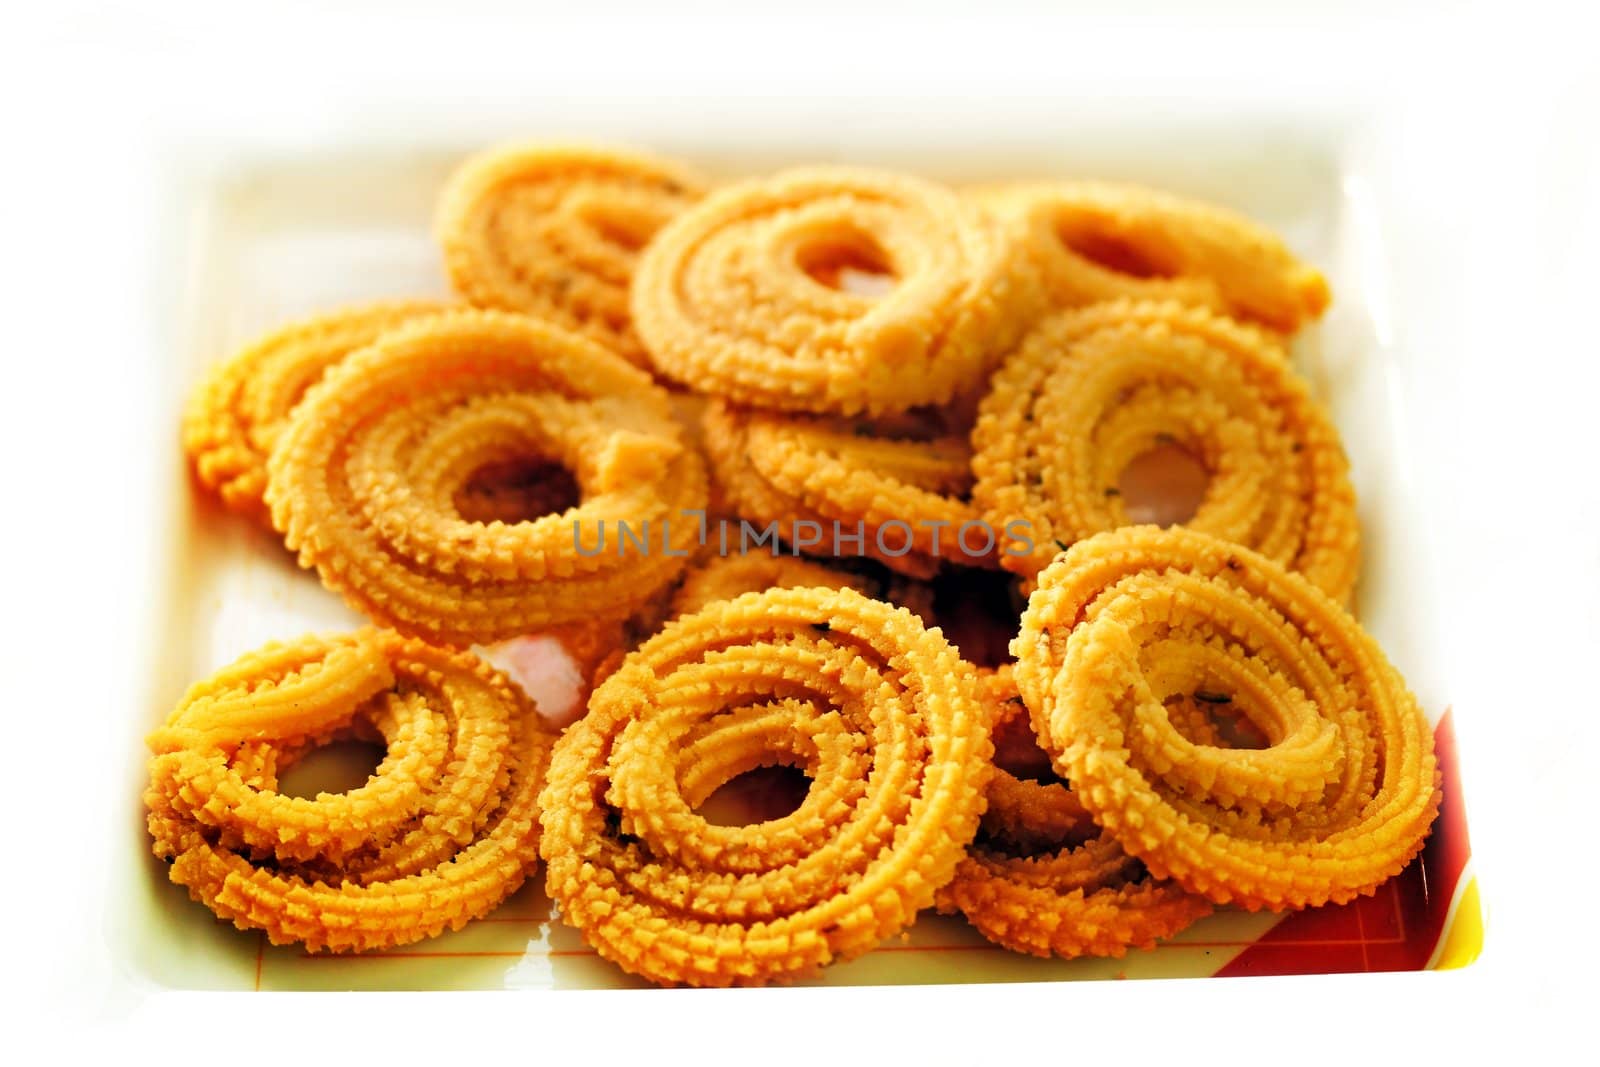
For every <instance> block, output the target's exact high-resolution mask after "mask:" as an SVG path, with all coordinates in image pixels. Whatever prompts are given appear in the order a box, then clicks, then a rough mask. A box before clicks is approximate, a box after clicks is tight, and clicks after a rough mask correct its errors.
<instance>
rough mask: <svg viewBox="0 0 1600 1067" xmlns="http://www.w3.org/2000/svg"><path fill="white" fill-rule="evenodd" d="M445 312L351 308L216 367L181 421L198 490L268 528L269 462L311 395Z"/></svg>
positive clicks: (271, 337) (432, 307)
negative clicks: (362, 355) (410, 325)
mask: <svg viewBox="0 0 1600 1067" xmlns="http://www.w3.org/2000/svg"><path fill="white" fill-rule="evenodd" d="M444 308H445V305H443V304H439V303H435V302H432V301H427V300H411V301H396V302H390V303H378V304H368V305H366V306H363V307H354V308H346V309H344V310H342V311H336V312H333V313H332V314H328V315H321V316H318V317H317V318H313V319H307V320H305V321H302V322H296V323H294V324H292V325H290V326H285V327H283V328H282V329H279V330H274V331H273V332H272V333H269V334H267V335H266V336H265V337H262V338H260V339H258V340H257V341H255V342H254V343H252V344H251V345H250V346H249V347H248V348H246V349H244V350H243V351H241V352H239V353H238V354H237V355H235V356H233V357H232V358H231V359H228V360H226V361H224V362H222V363H219V364H217V365H216V366H215V367H213V368H212V369H211V371H210V372H209V373H208V374H207V375H206V377H205V379H204V380H203V381H202V382H201V383H200V384H199V385H198V386H196V387H195V390H194V392H193V393H191V394H190V397H189V403H188V406H187V407H186V408H185V410H184V414H183V449H184V451H185V452H186V453H187V454H188V456H189V460H190V462H191V463H192V464H193V465H194V472H195V476H196V477H197V478H198V479H199V481H200V484H201V485H204V486H205V487H206V488H207V489H209V490H211V491H212V492H214V493H216V494H217V496H218V497H220V498H221V499H222V502H223V503H224V504H226V505H227V506H228V508H229V509H230V510H232V511H236V512H239V513H240V514H242V515H245V516H248V517H249V518H252V519H254V520H255V521H257V522H259V523H260V524H261V525H263V526H269V527H270V526H271V525H272V521H271V517H270V516H269V515H268V514H267V507H266V505H265V504H264V503H263V502H262V499H261V498H262V494H263V493H265V492H266V489H267V456H268V455H269V454H270V453H271V451H272V446H273V444H274V443H275V442H276V441H277V439H278V436H279V435H280V434H281V433H282V432H283V427H284V425H285V423H287V422H288V419H289V414H290V412H292V411H293V410H294V408H295V406H296V405H297V404H299V403H300V400H301V398H302V397H304V396H305V394H306V390H307V389H309V388H311V387H312V386H313V385H315V384H316V383H317V382H318V381H319V380H320V379H321V378H322V376H323V374H324V373H326V371H327V370H328V368H329V367H331V366H333V365H334V364H336V363H338V362H339V361H340V360H342V359H344V357H345V356H347V355H349V354H350V353H351V352H354V351H355V350H356V349H358V348H362V347H365V346H366V345H368V344H371V343H372V342H373V341H374V340H376V339H377V337H378V335H379V334H381V333H383V332H384V331H385V330H390V329H393V328H394V327H396V326H400V325H402V324H404V323H407V322H411V321H413V320H415V319H417V318H420V317H423V316H426V315H432V314H437V313H438V312H440V311H443V310H444Z"/></svg>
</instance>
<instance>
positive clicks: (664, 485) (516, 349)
mask: <svg viewBox="0 0 1600 1067" xmlns="http://www.w3.org/2000/svg"><path fill="white" fill-rule="evenodd" d="M529 457H537V458H540V459H544V460H548V461H552V462H554V463H557V464H559V465H560V466H562V467H564V468H566V469H567V470H568V471H570V472H571V474H572V477H573V480H574V481H575V482H576V483H577V488H578V491H579V494H580V498H581V499H580V501H579V503H578V505H577V507H575V508H571V509H569V510H567V511H565V512H563V513H561V514H559V515H545V516H541V517H539V518H536V519H533V520H531V521H524V522H516V523H505V522H501V521H491V522H487V523H485V522H474V521H471V520H470V519H468V518H466V517H464V516H463V515H462V514H461V513H460V511H459V510H458V506H457V500H456V496H457V493H458V491H459V490H460V488H461V487H462V486H463V485H464V484H466V483H467V482H469V481H470V480H471V479H472V477H473V475H474V473H475V472H477V471H479V470H481V469H483V468H485V467H489V466H493V465H496V464H503V463H506V462H510V461H521V460H527V459H528V458H529ZM268 469H269V473H270V480H269V484H268V488H267V501H268V503H269V504H270V506H271V508H272V518H273V523H274V524H275V525H276V526H277V528H278V529H279V530H280V531H282V532H283V534H284V539H285V541H286V542H287V543H288V545H289V547H290V549H292V550H295V551H298V552H299V558H300V563H301V565H302V566H305V567H312V566H314V567H316V569H317V571H318V573H319V574H320V576H321V577H322V581H323V583H324V584H325V585H327V586H328V587H329V588H330V589H333V590H335V591H337V592H339V593H341V594H343V596H344V597H345V599H346V600H347V601H348V602H349V603H350V604H351V605H352V606H354V607H356V608H357V609H359V610H361V611H363V612H365V613H366V614H368V615H369V616H371V617H372V618H373V619H375V620H377V621H379V622H381V623H383V624H385V625H389V626H392V627H393V628H395V629H397V630H400V631H402V632H404V633H409V634H413V635H416V636H421V637H427V638H430V639H433V640H438V641H443V642H446V643H470V642H474V641H478V642H488V641H494V640H498V639H500V638H504V637H510V636H513V635H516V634H520V633H527V632H530V631H538V630H545V629H549V628H550V627H553V626H560V625H563V624H566V623H571V622H582V621H595V620H610V619H619V618H624V617H626V616H627V615H629V614H630V613H632V612H633V611H635V610H637V609H639V608H641V607H643V606H644V605H646V604H648V603H649V602H650V600H651V598H652V597H655V596H656V595H658V594H660V593H662V592H664V591H665V589H666V587H667V585H668V584H669V583H670V582H671V581H672V580H673V579H674V578H675V577H676V576H677V574H678V573H679V572H680V571H681V570H682V568H683V565H684V562H685V559H684V557H685V556H687V554H688V551H689V549H690V547H691V546H692V545H693V544H694V542H695V537H696V528H695V524H694V522H693V520H692V518H686V517H684V516H682V514H681V513H682V512H683V511H684V510H685V509H691V510H692V509H700V508H704V506H705V473H704V470H703V469H702V467H701V464H700V460H699V457H698V456H697V455H695V453H694V452H692V451H690V450H688V449H686V448H684V447H683V445H682V443H681V442H680V439H679V432H678V429H677V427H676V425H675V424H674V423H673V421H672V416H671V414H670V411H669V409H668V405H667V400H666V396H665V394H664V393H662V392H661V391H660V390H659V389H657V388H656V387H655V386H654V385H652V384H651V382H650V381H649V379H648V377H647V376H646V375H645V374H644V373H643V372H642V371H640V370H638V369H637V368H635V367H632V366H630V365H628V364H627V363H626V362H624V361H623V360H622V359H621V358H620V357H618V356H615V355H613V354H612V353H610V352H608V351H606V350H605V349H603V348H601V347H600V346H598V345H596V344H594V343H592V342H590V341H586V340H584V339H583V338H581V337H578V336H576V335H573V334H569V333H566V332H564V331H561V330H558V329H556V328H554V327H551V326H548V325H546V324H544V323H541V322H539V321H537V320H534V319H529V318H525V317H522V316H518V315H508V314H504V313H501V312H494V311H457V312H452V313H450V314H448V315H443V316H437V317H435V318H433V319H430V320H427V321H424V322H419V323H415V324H413V325H412V326H410V327H408V328H405V329H402V330H397V331H394V332H391V333H388V334H385V335H384V336H383V337H382V338H380V339H379V340H378V342H377V343H375V344H373V345H372V346H370V347H368V348H366V349H364V350H362V351H361V352H360V353H358V354H356V355H354V356H352V357H351V358H349V359H347V360H346V361H345V362H344V363H342V364H340V366H339V367H338V368H336V369H335V370H334V371H333V372H331V373H330V374H329V375H328V377H327V378H325V379H324V380H323V382H322V383H321V384H320V385H318V386H317V387H316V388H315V389H314V390H312V392H311V393H310V394H309V395H308V396H307V397H306V399H305V401H304V402H303V404H302V405H301V407H300V409H299V411H298V412H297V413H296V416H295V419H294V420H293V422H292V423H291V424H290V426H289V428H288V430H287V431H286V432H285V433H284V435H283V437H282V438H281V439H280V440H279V442H278V445H277V447H276V448H275V449H274V451H273V454H272V458H271V461H270V463H269V465H268ZM619 521H620V522H626V523H627V524H629V529H630V530H631V531H632V533H633V535H634V540H629V539H628V538H626V537H624V536H622V532H621V530H620V529H619V528H618V527H617V523H618V522H619ZM607 528H610V530H611V531H612V537H613V540H612V541H610V542H608V541H607V540H605V538H606V530H607ZM641 532H642V533H643V534H644V540H639V539H638V535H639V534H640V533H641Z"/></svg>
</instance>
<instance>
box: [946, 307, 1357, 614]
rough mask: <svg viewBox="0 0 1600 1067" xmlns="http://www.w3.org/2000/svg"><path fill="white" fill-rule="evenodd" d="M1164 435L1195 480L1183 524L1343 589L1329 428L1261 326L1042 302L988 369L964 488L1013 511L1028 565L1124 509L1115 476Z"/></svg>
mask: <svg viewBox="0 0 1600 1067" xmlns="http://www.w3.org/2000/svg"><path fill="white" fill-rule="evenodd" d="M1173 444H1175V445H1177V446H1178V447H1180V448H1182V449H1184V450H1185V451H1187V452H1189V453H1190V454H1191V455H1192V456H1194V457H1195V459H1196V460H1198V461H1199V463H1200V464H1201V465H1202V466H1204V467H1205V469H1206V471H1207V472H1208V473H1209V475H1210V482H1209V484H1208V486H1207V487H1206V491H1205V495H1204V497H1203V499H1202V500H1201V502H1200V506H1199V509H1198V510H1197V511H1196V513H1195V515H1194V517H1193V518H1191V519H1190V520H1189V521H1188V522H1187V523H1185V524H1184V525H1186V526H1187V527H1188V528H1190V529H1193V530H1199V531H1202V532H1204V533H1209V534H1213V535H1215V536H1217V537H1222V538H1225V539H1227V540H1230V541H1234V542H1237V543H1239V544H1242V545H1246V546H1248V547H1250V548H1253V549H1255V550H1257V551H1259V552H1261V553H1263V554H1264V555H1267V556H1269V557H1271V558H1272V559H1274V560H1277V561H1278V562H1280V563H1282V564H1284V565H1285V566H1287V567H1290V568H1291V569H1293V570H1297V571H1299V572H1301V573H1302V574H1304V575H1305V576H1306V577H1307V578H1309V579H1311V581H1312V582H1313V583H1315V584H1316V585H1317V586H1318V587H1319V588H1321V589H1322V590H1323V591H1324V592H1326V593H1328V594H1329V595H1330V596H1333V597H1335V598H1336V599H1340V600H1343V599H1344V598H1346V597H1347V596H1348V595H1349V593H1350V590H1351V588H1352V586H1353V585H1354V584H1355V579H1356V573H1357V570H1358V568H1359V563H1360V528H1359V526H1358V524H1357V520H1356V508H1355V490H1354V489H1353V488H1352V486H1351V484H1350V477H1349V463H1348V461H1347V460H1346V459H1345V455H1344V449H1343V446H1342V445H1341V444H1340V442H1339V434H1338V431H1337V430H1336V429H1334V427H1333V424H1332V423H1331V422H1330V421H1329V420H1328V417H1327V415H1326V414H1325V413H1324V411H1323V409H1322V407H1321V406H1320V405H1319V404H1318V403H1317V402H1316V401H1315V400H1313V399H1312V397H1311V395H1310V393H1309V392H1308V391H1307V389H1306V386H1305V385H1304V383H1303V382H1301V380H1300V379H1299V378H1298V377H1297V376H1296V375H1295V374H1294V373H1293V371H1291V370H1290V369H1289V366H1288V364H1287V362H1286V361H1285V359H1284V355H1283V351H1282V348H1281V346H1280V345H1279V344H1278V343H1277V342H1276V341H1275V340H1273V339H1271V338H1270V337H1269V335H1267V334H1264V333H1261V332H1260V331H1257V330H1253V329H1250V328H1248V327H1244V326H1241V325H1239V324H1237V323H1233V322H1230V321H1229V320H1227V319H1225V318H1222V317H1220V316H1217V315H1214V314H1212V313H1211V312H1208V311H1205V310H1203V309H1197V308H1189V307H1184V306H1182V305H1178V304H1172V303H1159V304H1151V303H1127V302H1116V303H1110V304H1099V305H1096V306H1094V307H1090V308H1084V309H1082V310H1078V311H1068V312H1062V313H1059V314H1057V315H1053V316H1051V317H1048V318H1046V319H1044V320H1041V322H1040V323H1039V324H1038V325H1037V326H1036V327H1035V328H1034V329H1033V330H1032V331H1031V332H1030V333H1029V334H1028V336H1027V337H1026V338H1025V339H1024V340H1023V342H1022V344H1021V345H1020V346H1019V347H1018V348H1017V350H1016V351H1015V352H1014V353H1012V354H1011V356H1009V357H1008V358H1007V360H1006V362H1005V364H1004V366H1002V367H1001V369H1000V370H999V371H998V372H996V374H995V376H994V378H993V379H992V381H991V384H990V391H989V393H988V395H987V396H986V397H985V398H984V400H983V404H982V405H981V408H980V413H979V416H978V422H977V425H976V426H975V427H974V428H973V432H972V446H973V459H972V468H973V472H974V474H975V475H976V477H977V481H976V484H975V485H974V487H973V492H972V498H973V502H974V503H975V504H976V505H977V506H978V507H979V508H980V509H981V510H982V511H983V513H984V516H985V517H986V518H987V519H988V521H989V522H990V523H991V524H997V523H1006V522H1010V521H1012V520H1015V519H1025V520H1027V521H1028V522H1029V523H1030V527H1031V529H1030V537H1031V540H1032V541H1033V545H1034V552H1033V553H1032V554H1029V555H1023V554H1020V553H1019V554H1011V553H1006V554H1004V555H1003V556H1002V558H1001V565H1002V566H1004V567H1006V568H1007V569H1010V570H1013V571H1015V572H1016V573H1019V574H1021V575H1023V576H1024V577H1032V576H1033V575H1034V574H1036V573H1037V572H1038V571H1039V569H1041V568H1042V567H1043V566H1044V565H1045V564H1047V563H1049V562H1050V560H1051V558H1052V557H1053V556H1054V555H1055V552H1056V549H1057V548H1058V547H1059V546H1061V545H1063V544H1070V543H1072V542H1074V541H1077V540H1080V539H1082V538H1085V537H1089V536H1091V535H1092V534H1095V533H1098V532H1101V531H1104V530H1111V529H1115V528H1117V527H1120V526H1125V525H1128V524H1129V520H1128V515H1127V511H1126V509H1125V508H1124V505H1123V502H1122V499H1121V496H1120V490H1119V489H1118V485H1117V483H1118V478H1119V476H1120V474H1121V472H1122V471H1123V469H1124V468H1125V467H1127V466H1128V464H1129V463H1130V462H1131V461H1133V460H1134V459H1135V458H1137V457H1138V456H1140V455H1142V454H1144V453H1146V452H1149V451H1151V450H1153V449H1156V448H1158V447H1160V446H1162V445H1173Z"/></svg>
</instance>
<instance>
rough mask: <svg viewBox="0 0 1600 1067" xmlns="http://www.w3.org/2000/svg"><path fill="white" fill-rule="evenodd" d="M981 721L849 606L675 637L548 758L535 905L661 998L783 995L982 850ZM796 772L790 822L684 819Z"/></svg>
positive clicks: (970, 693) (841, 601)
mask: <svg viewBox="0 0 1600 1067" xmlns="http://www.w3.org/2000/svg"><path fill="white" fill-rule="evenodd" d="M988 719H989V716H988V714H987V712H986V711H985V710H984V708H983V707H982V704H981V697H980V694H979V692H978V689H977V685H976V680H975V678H974V677H973V674H972V671H971V669H970V668H969V667H968V666H967V665H966V664H964V663H963V662H962V661H961V659H960V657H959V656H958V655H957V654H956V653H955V651H954V650H953V649H952V648H951V647H950V645H949V644H948V643H947V642H946V641H945V640H944V638H943V637H942V636H941V635H940V633H939V632H938V631H937V630H928V629H925V628H924V627H923V625H922V624H921V622H919V621H918V620H917V619H916V618H915V617H914V616H912V615H911V614H910V613H909V612H907V611H905V610H903V609H897V608H894V607H891V606H889V605H887V604H884V603H881V602H878V601H874V600H869V599H868V598H866V597H863V596H862V595H861V594H859V593H857V592H855V591H854V590H851V589H838V590H828V589H817V588H807V589H776V590H770V591H768V592H764V593H750V594H746V595H744V596H741V597H739V598H737V599H735V600H729V601H718V602H716V603H713V604H711V605H709V606H708V607H706V608H705V609H704V610H702V611H701V612H699V613H698V614H695V615H690V616H686V617H683V618H680V619H678V620H675V621H673V622H671V623H668V624H667V625H666V627H665V628H664V629H662V631H661V632H660V633H658V634H656V635H655V636H654V637H652V638H651V639H650V640H648V641H646V642H645V643H644V644H643V645H641V646H640V647H639V648H638V649H636V650H635V651H634V652H633V653H631V654H630V655H629V656H628V657H627V659H626V660H624V662H623V664H622V666H621V667H620V668H619V669H618V670H617V671H616V673H614V674H613V675H612V676H611V677H610V678H608V679H607V680H606V681H605V683H604V684H602V685H601V686H600V688H599V689H597V690H596V691H595V694H594V696H593V697H592V698H591V699H590V702H589V713H588V714H587V715H586V716H584V718H583V719H581V720H579V721H578V722H577V723H575V724H574V725H573V726H572V727H571V728H570V729H569V730H568V731H567V732H566V733H565V734H564V735H563V736H562V739H561V741H560V743H559V745H558V747H557V751H556V753H555V756H554V757H553V760H552V764H551V771H550V774H549V778H548V784H547V785H546V787H545V791H544V793H543V795H542V799H541V803H542V804H543V805H544V810H545V814H544V827H545V835H544V838H543V840H542V842H541V846H540V847H541V852H542V854H543V855H544V857H545V858H546V861H547V863H548V865H549V868H548V877H547V879H546V888H547V891H548V892H549V894H550V897H551V899H552V900H554V901H556V903H557V904H558V906H559V907H560V910H561V915H562V918H563V920H564V921H565V922H567V923H569V924H571V925H572V926H574V927H576V928H577V929H578V930H579V931H581V932H582V934H583V937H584V939H585V940H586V941H587V942H588V943H589V944H591V945H592V946H593V947H594V948H595V949H596V950H597V951H598V952H599V953H600V955H601V956H603V957H605V958H606V959H609V960H611V961H612V962H614V963H616V964H617V965H618V966H620V967H622V968H623V969H625V970H627V971H629V972H631V973H634V974H638V975H641V976H643V977H645V978H648V979H650V980H651V981H654V982H658V983H663V984H688V985H718V986H721V985H735V984H762V983H768V982H786V981H792V980H794V979H797V978H801V977H805V976H808V975H813V974H815V973H816V972H817V971H818V970H819V969H820V968H822V967H824V966H826V965H828V964H830V963H833V962H837V961H841V960H846V959H850V958H853V957H855V956H859V955H861V954H862V953H865V952H867V951H869V950H870V949H872V948H873V947H874V946H876V945H877V944H878V943H879V942H881V941H882V940H883V939H884V938H885V937H889V936H891V935H893V934H895V933H898V932H899V931H901V930H903V929H905V928H906V927H907V926H909V925H910V924H911V923H912V922H914V921H915V919H916V916H917V913H918V912H919V911H921V910H922V909H924V908H926V907H928V906H930V905H931V904H932V903H933V896H934V893H935V891H936V890H937V889H938V888H939V887H940V886H941V885H943V884H944V883H946V882H948V881H949V880H950V878H951V876H952V875H953V873H954V870H955V867H956V864H957V863H958V862H959V861H960V859H961V856H962V853H963V850H964V849H965V847H966V845H967V844H968V842H969V841H970V840H971V839H972V836H973V834H974V832H975V831H976V830H977V826H978V819H979V816H980V815H981V813H982V808H983V803H982V795H983V790H984V787H985V785H986V784H987V777H988V774H989V767H990V762H989V760H990V755H991V747H990V741H989V723H988ZM770 763H790V764H794V765H798V766H800V767H801V768H802V769H805V770H807V771H808V772H809V775H810V777H811V778H812V785H811V788H810V790H809V791H808V792H807V794H806V796H805V798H804V799H803V800H802V801H801V803H800V806H799V807H798V808H797V809H796V810H795V811H794V812H793V813H791V814H789V815H786V816H783V817H781V818H777V819H772V820H768V821H766V822H763V823H758V824H756V825H752V826H735V827H728V826H717V825H713V824H711V823H709V822H707V821H706V820H705V819H704V818H702V817H701V816H700V815H699V814H698V813H697V812H696V810H695V808H696V806H697V804H698V803H699V802H700V801H701V800H703V799H704V798H705V797H706V796H708V795H709V794H710V793H711V792H713V791H714V790H715V789H716V788H717V787H718V786H719V785H721V784H722V783H723V782H725V781H727V780H728V779H729V778H731V777H732V776H734V775H736V774H738V773H740V772H741V771H742V770H745V769H749V768H751V767H754V766H761V765H765V764H770Z"/></svg>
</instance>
